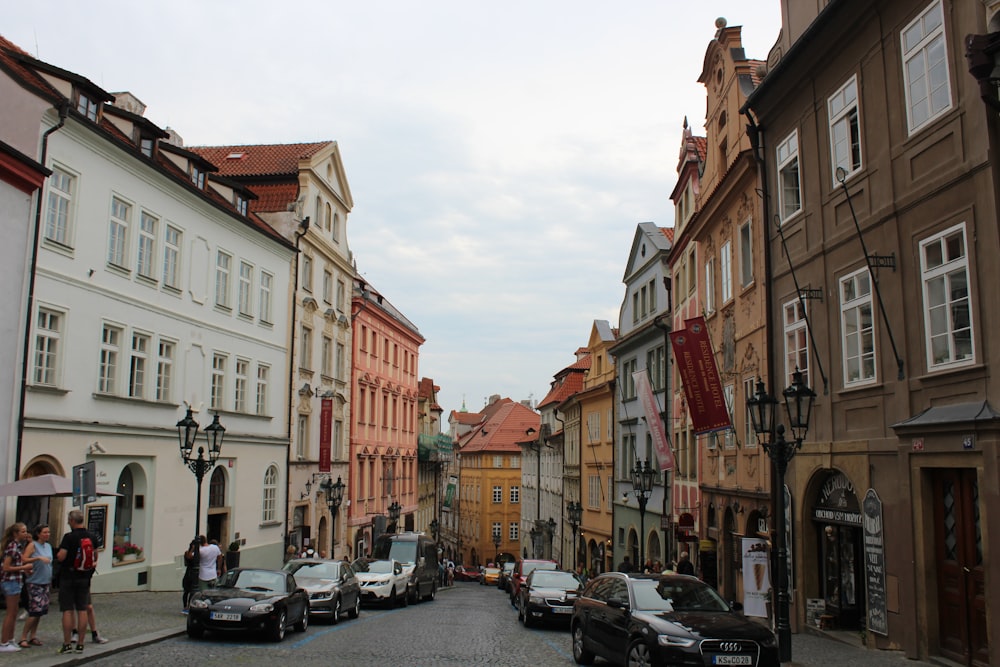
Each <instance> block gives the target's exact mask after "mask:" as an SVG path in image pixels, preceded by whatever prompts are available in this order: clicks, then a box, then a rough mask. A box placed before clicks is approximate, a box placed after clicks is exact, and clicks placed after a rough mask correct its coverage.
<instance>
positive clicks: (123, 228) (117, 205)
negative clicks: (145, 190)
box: [107, 195, 132, 270]
mask: <svg viewBox="0 0 1000 667" xmlns="http://www.w3.org/2000/svg"><path fill="white" fill-rule="evenodd" d="M131 223H132V202H130V201H128V200H127V199H124V198H122V197H119V196H117V195H114V196H112V197H111V211H110V214H109V218H108V256H107V261H108V264H110V265H111V266H115V267H118V268H121V269H125V270H128V246H129V242H128V235H129V226H130V225H131Z"/></svg>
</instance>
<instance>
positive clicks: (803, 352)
mask: <svg viewBox="0 0 1000 667" xmlns="http://www.w3.org/2000/svg"><path fill="white" fill-rule="evenodd" d="M781 313H782V319H781V321H782V327H783V333H784V338H783V340H784V353H785V382H784V384H785V386H790V385H791V384H792V375H793V374H794V373H795V371H796V370H798V371H799V372H800V373H802V382H803V383H804V384H805V385H806V386H809V385H810V382H809V375H810V373H809V328H808V324H807V322H806V314H807V311H806V304H805V303H804V302H803V301H802V300H801V299H798V298H796V299H792V300H791V301H788V302H786V303H784V304H783V305H782V307H781Z"/></svg>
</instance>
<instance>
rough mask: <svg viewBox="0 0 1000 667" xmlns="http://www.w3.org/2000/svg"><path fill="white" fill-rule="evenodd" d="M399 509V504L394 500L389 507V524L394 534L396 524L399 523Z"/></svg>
mask: <svg viewBox="0 0 1000 667" xmlns="http://www.w3.org/2000/svg"><path fill="white" fill-rule="evenodd" d="M401 509H402V508H401V507H400V506H399V503H398V502H396V501H395V500H393V501H392V504H391V505H389V523H391V524H392V532H394V533H395V532H396V529H397V528H398V526H397V525H396V524H397V522H398V521H399V512H400V510H401Z"/></svg>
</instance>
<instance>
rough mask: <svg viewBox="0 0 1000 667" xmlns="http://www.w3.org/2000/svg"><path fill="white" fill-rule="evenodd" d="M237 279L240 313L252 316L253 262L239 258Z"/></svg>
mask: <svg viewBox="0 0 1000 667" xmlns="http://www.w3.org/2000/svg"><path fill="white" fill-rule="evenodd" d="M239 281H240V283H239V309H240V315H243V316H244V317H253V264H251V263H250V262H246V261H243V260H240V276H239Z"/></svg>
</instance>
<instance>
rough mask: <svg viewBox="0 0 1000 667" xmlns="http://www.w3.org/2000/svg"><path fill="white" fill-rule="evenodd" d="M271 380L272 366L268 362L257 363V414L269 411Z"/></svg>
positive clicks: (264, 413)
mask: <svg viewBox="0 0 1000 667" xmlns="http://www.w3.org/2000/svg"><path fill="white" fill-rule="evenodd" d="M270 381H271V367H270V366H268V365H267V364H257V414H258V415H261V416H263V415H267V414H269V413H268V409H269V406H268V399H269V396H268V384H270Z"/></svg>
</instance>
